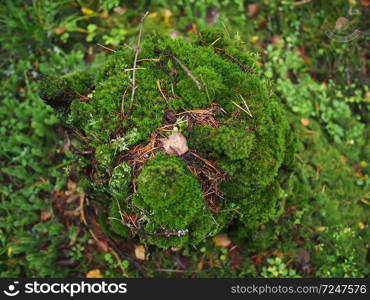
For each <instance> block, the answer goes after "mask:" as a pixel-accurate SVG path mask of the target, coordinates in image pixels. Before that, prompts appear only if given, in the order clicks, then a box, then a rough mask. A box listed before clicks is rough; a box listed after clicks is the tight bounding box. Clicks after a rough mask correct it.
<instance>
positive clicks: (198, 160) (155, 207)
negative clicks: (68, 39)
mask: <svg viewBox="0 0 370 300" xmlns="http://www.w3.org/2000/svg"><path fill="white" fill-rule="evenodd" d="M134 65H136V67H135V68H134V67H133V66H134ZM41 96H42V97H43V99H45V101H46V102H47V103H49V104H50V105H52V106H53V107H55V108H56V109H57V110H58V111H59V112H60V115H61V118H62V119H63V120H64V122H65V124H66V125H67V126H68V127H69V128H72V129H73V132H77V133H78V135H77V136H76V138H77V137H78V138H79V139H82V140H83V141H84V146H83V147H82V149H80V151H79V153H84V154H88V153H90V152H92V154H90V156H88V158H89V160H90V162H91V163H90V164H88V166H87V167H86V170H87V171H86V172H82V173H84V174H88V175H86V177H85V179H84V180H83V181H81V184H82V182H85V184H83V187H84V188H85V189H86V191H87V193H88V195H89V197H90V198H94V197H95V198H101V197H102V195H103V198H104V199H106V201H109V202H110V210H109V211H110V217H109V218H108V223H109V225H110V228H111V230H113V231H114V232H116V233H118V234H119V235H121V236H124V237H130V236H138V237H139V238H140V239H142V240H144V241H146V242H148V243H150V244H155V245H157V246H159V247H163V248H167V247H171V246H174V247H181V246H184V245H187V244H197V243H199V242H200V241H201V240H202V239H204V238H206V237H207V236H212V235H214V234H216V233H217V232H219V231H220V230H221V229H222V228H224V227H225V226H227V225H229V224H230V223H231V222H235V221H236V220H237V221H239V223H238V224H240V226H245V230H246V231H248V230H253V228H255V227H256V226H258V225H259V224H261V223H263V222H266V221H268V220H270V219H273V218H275V217H276V216H277V215H278V213H279V205H280V202H279V198H280V197H281V194H282V193H281V189H280V185H279V176H278V174H279V172H282V171H283V170H282V168H283V166H284V165H289V164H290V163H291V161H292V152H293V148H294V147H293V146H292V142H291V141H290V140H291V138H290V131H289V128H288V123H287V120H286V116H285V113H284V111H283V108H282V105H281V104H280V102H279V99H278V98H277V97H276V96H275V95H274V94H273V92H272V91H271V90H270V88H269V85H268V84H267V83H266V81H265V80H264V79H263V76H262V75H261V74H260V71H259V69H258V67H257V65H256V63H255V61H254V59H253V56H251V55H249V54H248V53H247V52H246V51H245V50H243V48H242V47H241V46H240V45H238V44H236V43H235V42H233V41H229V40H228V39H227V38H225V37H224V36H223V35H222V34H221V33H219V32H217V31H209V32H205V33H203V34H202V35H200V36H199V38H198V39H197V40H194V41H187V40H184V39H181V38H177V39H171V38H169V37H165V36H161V35H152V36H150V37H145V38H144V39H143V40H142V43H141V46H140V52H139V55H138V58H137V60H135V49H134V50H133V49H129V48H125V49H123V50H119V51H116V52H115V53H113V54H112V55H110V57H109V58H108V59H107V62H106V63H105V64H104V65H103V66H102V67H100V68H98V69H95V70H90V71H88V72H81V73H75V74H72V75H68V76H64V77H61V78H48V79H47V80H45V81H44V82H43V90H42V91H41ZM174 134H177V135H176V138H177V140H176V141H175V138H174V137H175V136H174ZM171 139H172V140H174V141H175V142H174V144H171V143H173V141H172V140H171ZM74 147H77V146H74ZM84 147H85V150H86V149H90V152H89V151H83V150H84V149H83V148H84ZM80 148H81V147H80ZM91 150H92V151H91ZM85 157H86V156H85ZM98 195H99V196H98ZM104 195H105V196H104ZM242 224H244V225H242Z"/></svg>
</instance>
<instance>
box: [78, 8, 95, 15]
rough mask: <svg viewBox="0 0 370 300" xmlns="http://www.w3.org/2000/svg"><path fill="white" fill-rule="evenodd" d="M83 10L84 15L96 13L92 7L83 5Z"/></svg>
mask: <svg viewBox="0 0 370 300" xmlns="http://www.w3.org/2000/svg"><path fill="white" fill-rule="evenodd" d="M81 11H82V13H83V14H84V15H92V14H93V13H94V11H93V10H92V9H90V8H85V7H82V8H81Z"/></svg>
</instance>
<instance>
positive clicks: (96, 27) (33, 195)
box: [0, 0, 370, 277]
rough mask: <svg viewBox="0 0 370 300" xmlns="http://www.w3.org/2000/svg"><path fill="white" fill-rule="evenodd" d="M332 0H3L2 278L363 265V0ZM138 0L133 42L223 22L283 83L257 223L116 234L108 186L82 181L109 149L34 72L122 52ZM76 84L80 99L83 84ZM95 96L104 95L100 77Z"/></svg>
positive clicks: (281, 273) (59, 70)
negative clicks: (56, 105) (172, 237)
mask: <svg viewBox="0 0 370 300" xmlns="http://www.w3.org/2000/svg"><path fill="white" fill-rule="evenodd" d="M331 2H335V5H334V4H332V3H328V1H315V0H313V1H286V0H279V1H267V0H265V1H262V0H261V1H257V0H256V1H237V0H234V1H231V0H230V1H228V0H224V1H211V0H209V1H208V0H203V1H192V0H183V1H177V3H176V5H175V4H173V3H172V1H116V0H108V1H107V0H105V1H103V0H100V1H41V0H28V1H10V0H8V1H3V2H2V3H1V4H0V12H1V15H2V17H1V19H0V28H1V30H2V32H3V34H2V35H1V36H0V41H1V52H2V57H3V60H2V62H1V66H2V68H1V89H0V94H1V95H0V97H1V105H0V115H1V118H0V137H1V139H0V140H1V143H0V157H1V160H0V169H1V172H0V196H1V202H0V276H2V277H5V276H9V277H13V276H14V277H17V276H27V277H48V276H53V277H67V276H68V277H81V276H88V277H102V276H103V277H119V276H123V277H127V276H132V277H141V276H148V277H153V276H156V277H245V276H248V277H365V276H368V274H369V245H368V243H369V233H368V232H369V231H368V221H369V220H368V215H369V201H370V200H369V192H368V191H369V183H370V180H369V177H368V171H369V164H368V161H369V146H368V140H369V127H368V119H369V112H368V110H369V99H370V94H369V90H368V76H367V75H368V74H367V70H368V67H369V63H368V53H367V52H366V48H367V46H368V33H367V32H366V29H367V28H368V24H367V22H368V20H367V18H366V10H367V9H368V6H369V2H368V1H363V0H362V1H360V0H357V1H355V0H353V1H340V0H336V1H331ZM333 7H335V9H333ZM146 10H149V14H148V15H147V17H146V19H145V23H144V27H143V33H144V34H143V37H142V41H143V43H145V42H147V41H149V35H150V34H151V33H152V32H153V31H156V32H160V33H162V34H164V35H170V36H172V37H176V36H181V37H184V38H185V39H190V40H195V39H197V38H198V36H199V33H200V32H202V31H206V30H208V29H209V28H218V29H219V30H221V31H222V32H223V34H225V35H226V36H227V37H228V38H229V39H232V40H236V41H237V42H238V43H239V44H240V45H242V47H243V49H245V53H248V55H250V56H251V57H253V61H256V62H257V64H258V65H259V68H260V70H261V74H262V75H263V76H264V78H265V84H266V87H267V88H268V90H271V91H273V92H274V93H275V94H276V95H277V96H278V98H279V101H280V102H281V104H282V105H283V106H284V108H285V114H286V115H287V120H288V123H289V126H290V128H291V130H290V131H291V132H292V133H293V136H292V137H291V139H292V140H294V141H295V144H296V148H295V149H294V151H295V152H296V153H295V155H294V158H292V159H291V161H290V163H289V167H287V168H286V169H285V170H280V171H279V172H278V176H279V182H280V190H279V202H278V203H279V206H278V207H277V215H276V217H275V218H274V219H272V220H265V222H263V223H260V224H257V225H256V226H255V227H254V228H253V230H246V228H245V227H244V226H240V223H238V222H236V221H234V222H231V223H230V224H228V226H225V227H224V228H223V229H222V232H221V233H219V234H217V235H216V236H213V237H212V236H210V237H207V238H206V239H204V240H202V241H201V242H200V243H198V244H197V245H196V246H192V245H180V246H181V247H172V248H168V249H162V248H160V247H157V246H154V245H152V244H153V243H148V242H147V241H146V240H143V239H141V240H140V239H138V238H137V237H134V238H129V237H122V236H120V235H118V234H117V232H114V231H113V232H112V230H111V228H110V225H109V222H108V221H107V220H109V212H110V210H111V205H110V203H111V200H110V199H108V200H109V201H107V194H106V191H105V190H104V188H100V186H99V185H98V186H94V187H93V193H92V192H91V183H92V182H91V181H87V182H86V180H83V178H82V177H81V173H83V174H87V175H89V174H90V175H91V174H93V170H91V164H90V162H89V160H88V159H86V157H89V155H91V153H92V151H95V155H100V157H98V158H97V159H99V160H100V161H101V162H102V163H103V164H104V161H105V159H106V158H107V157H106V155H104V153H106V151H104V147H100V148H101V149H100V151H98V150H97V149H96V150H95V148H96V147H97V146H98V145H96V144H94V145H91V146H90V147H82V146H81V143H82V142H81V140H83V139H86V136H85V135H81V134H80V133H79V132H70V130H72V131H73V128H72V129H71V128H70V129H68V130H66V126H65V122H66V121H67V122H68V119H67V120H65V119H63V117H62V118H61V115H62V113H61V112H60V111H59V112H55V111H54V110H53V109H52V108H51V107H50V106H49V105H47V104H46V103H45V102H44V101H43V100H42V98H43V99H45V98H47V97H48V95H45V94H41V95H39V92H40V90H42V83H43V82H45V78H47V79H50V78H60V77H63V78H71V76H73V75H74V74H80V73H81V72H82V73H89V72H90V71H89V70H95V69H101V68H102V66H103V65H104V64H105V63H108V64H109V58H108V57H110V56H111V54H112V50H114V51H117V50H119V49H122V48H123V49H124V51H126V52H127V53H128V54H127V55H128V57H130V56H131V57H132V56H133V55H134V52H135V45H136V43H137V37H138V34H139V29H140V19H141V15H142V14H143V12H145V11H146ZM307 16H310V17H307ZM355 30H358V31H359V32H360V35H359V36H357V37H355V38H353V35H352V33H353V32H355ZM343 39H345V42H343ZM341 41H342V42H341ZM115 55H119V53H118V52H117V53H115ZM195 68H196V66H194V67H192V68H190V71H191V72H196V71H195ZM138 74H140V73H139V71H138ZM196 74H197V73H196ZM212 74H213V73H212ZM121 76H124V74H122V75H121ZM126 76H128V74H126ZM214 76H216V77H217V73H216V74H215V75H214ZM86 78H87V79H88V78H89V75H87V77H85V79H86ZM138 78H139V77H138ZM184 78H186V79H187V80H188V81H189V82H188V84H190V85H194V82H193V81H192V80H191V79H190V78H189V77H188V76H186V75H184ZM162 80H165V79H164V78H163V79H162ZM216 82H217V80H216ZM163 84H164V82H163ZM184 85H186V82H185V83H184ZM61 87H62V86H58V90H59V89H60V88H61ZM74 88H75V89H76V90H77V93H78V94H79V96H78V97H79V99H80V100H84V99H85V98H86V97H87V98H88V97H89V93H84V92H86V91H84V90H79V86H74ZM155 88H157V87H155ZM160 89H161V88H160ZM188 90H189V91H190V89H188ZM47 92H52V91H51V90H50V89H49V90H47ZM110 92H112V89H110ZM113 92H114V91H113ZM120 92H124V91H120ZM137 92H138V93H139V90H138V91H137ZM101 94H102V95H101V96H102V98H104V97H108V95H109V94H108V93H107V92H105V91H104V85H103V86H102V87H101ZM40 96H41V97H40ZM84 97H85V98H84ZM85 100H86V99H85ZM161 100H163V99H161ZM80 103H88V102H83V101H82V102H80ZM237 104H238V105H242V102H240V103H237ZM75 106H76V105H75ZM174 109H178V108H174ZM234 109H236V108H235V106H234ZM76 111H77V107H76ZM86 111H87V110H81V111H80V112H79V111H77V113H76V115H75V116H77V117H78V116H79V117H81V113H83V112H86ZM154 120H155V119H154ZM150 121H153V120H150ZM177 123H178V124H176V126H177V127H178V128H179V129H182V128H184V127H183V126H184V124H183V123H181V121H178V122H177ZM104 125H106V124H104ZM78 126H82V127H85V128H86V126H87V127H88V126H90V127H89V128H94V124H91V122H90V123H89V124H81V123H80V124H78ZM155 127H156V126H155ZM108 132H109V131H108ZM79 134H80V135H79ZM184 134H185V135H186V132H185V131H184ZM135 135H136V134H132V135H129V136H128V137H127V138H128V139H130V138H131V137H132V136H134V137H135ZM221 135H222V134H220V136H221ZM97 138H98V139H104V136H103V137H101V136H98V137H97ZM89 140H94V139H93V138H91V137H90V139H89ZM194 143H195V144H196V140H195V141H194ZM201 144H202V143H201ZM125 146H130V145H128V144H127V140H125V141H123V140H122V141H121V140H119V139H118V140H117V141H116V144H115V147H116V148H117V147H118V150H117V151H121V150H122V151H125V150H123V149H124V148H125ZM224 151H225V153H226V154H227V153H228V152H227V151H228V149H224ZM292 151H293V149H292ZM108 158H109V157H108ZM158 159H161V158H160V157H159V158H158ZM107 161H108V163H109V159H108V160H107ZM176 168H178V170H180V169H181V166H177V165H176ZM152 169H153V170H154V171H153V172H156V171H155V165H153V166H152ZM118 171H119V170H118ZM118 171H116V172H118ZM123 171H124V170H123ZM89 172H90V173H89ZM150 172H151V169H149V168H148V170H147V171H146V173H148V174H149V173H150ZM180 173H181V172H180ZM265 175H266V174H265ZM266 176H267V175H266ZM88 178H89V177H88ZM138 180H139V181H140V180H142V181H145V173H144V174H143V175H142V177H141V178H140V177H139V178H138ZM111 185H112V186H114V184H113V183H112V184H111ZM142 192H143V194H148V193H150V191H149V190H148V189H145V191H144V190H143V191H142ZM92 195H94V196H93V197H92ZM108 198H109V197H108ZM228 209H235V208H228ZM249 211H250V213H251V215H252V216H254V217H255V216H256V215H258V213H259V211H258V210H256V211H253V210H252V208H250V209H249ZM236 214H237V213H236ZM172 246H173V245H172Z"/></svg>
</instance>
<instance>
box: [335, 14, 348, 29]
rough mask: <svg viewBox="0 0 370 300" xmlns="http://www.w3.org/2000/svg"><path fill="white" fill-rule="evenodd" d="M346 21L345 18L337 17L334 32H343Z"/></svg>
mask: <svg viewBox="0 0 370 300" xmlns="http://www.w3.org/2000/svg"><path fill="white" fill-rule="evenodd" d="M348 22H349V21H348V19H347V18H345V17H339V18H338V19H337V21H336V22H335V29H336V30H343V29H344V28H345V27H346V25H347V24H348Z"/></svg>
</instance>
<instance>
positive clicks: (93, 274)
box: [86, 269, 103, 278]
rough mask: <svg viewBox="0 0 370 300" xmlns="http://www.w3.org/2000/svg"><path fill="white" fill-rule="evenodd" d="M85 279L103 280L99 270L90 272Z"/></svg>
mask: <svg viewBox="0 0 370 300" xmlns="http://www.w3.org/2000/svg"><path fill="white" fill-rule="evenodd" d="M86 278H103V275H102V274H101V272H100V270H99V269H95V270H91V271H89V272H88V273H87V274H86Z"/></svg>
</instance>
